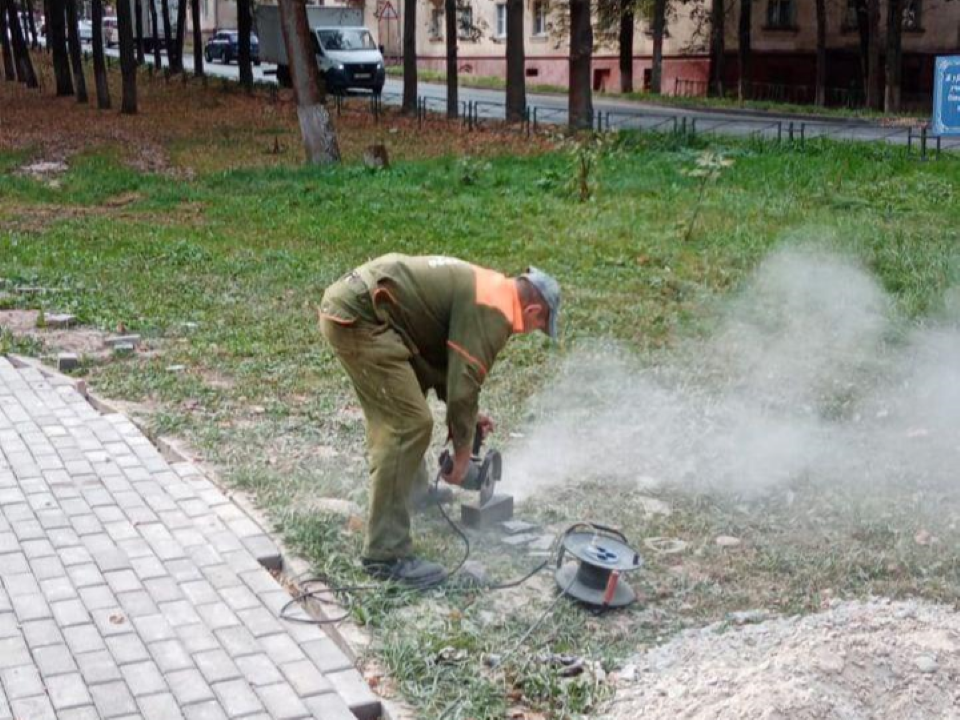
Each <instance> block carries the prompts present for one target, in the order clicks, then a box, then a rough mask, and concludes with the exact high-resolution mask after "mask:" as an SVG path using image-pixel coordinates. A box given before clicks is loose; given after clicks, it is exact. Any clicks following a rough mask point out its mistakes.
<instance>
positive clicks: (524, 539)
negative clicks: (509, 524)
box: [502, 533, 537, 547]
mask: <svg viewBox="0 0 960 720" xmlns="http://www.w3.org/2000/svg"><path fill="white" fill-rule="evenodd" d="M536 539H537V536H536V535H534V534H533V533H520V534H519V535H508V536H507V537H505V538H502V542H503V543H504V544H505V545H511V546H512V547H517V546H519V545H525V544H526V543H528V542H532V541H533V540H536Z"/></svg>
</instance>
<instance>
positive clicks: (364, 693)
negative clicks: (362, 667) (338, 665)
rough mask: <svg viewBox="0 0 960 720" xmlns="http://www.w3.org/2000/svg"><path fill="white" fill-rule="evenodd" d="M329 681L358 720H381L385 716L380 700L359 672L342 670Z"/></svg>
mask: <svg viewBox="0 0 960 720" xmlns="http://www.w3.org/2000/svg"><path fill="white" fill-rule="evenodd" d="M327 679H328V680H329V681H330V682H331V684H332V685H333V689H334V690H336V692H337V695H339V696H340V697H341V698H343V701H344V702H345V703H346V704H347V707H349V708H350V712H352V713H353V714H354V716H356V718H357V720H379V718H380V716H381V715H382V714H383V707H382V706H381V704H380V699H379V698H378V697H377V696H376V695H374V694H373V690H371V689H370V686H369V685H367V683H366V681H365V680H364V679H363V676H362V675H361V674H360V672H359V671H357V670H342V671H341V672H337V673H331V674H330V675H328V676H327Z"/></svg>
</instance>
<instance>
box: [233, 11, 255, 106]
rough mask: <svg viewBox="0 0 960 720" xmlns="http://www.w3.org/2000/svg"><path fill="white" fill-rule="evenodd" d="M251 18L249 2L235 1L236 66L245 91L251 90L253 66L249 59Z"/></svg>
mask: <svg viewBox="0 0 960 720" xmlns="http://www.w3.org/2000/svg"><path fill="white" fill-rule="evenodd" d="M252 25H253V17H252V16H251V14H250V0H237V31H238V33H239V35H238V37H237V44H238V45H239V52H238V55H237V64H238V65H239V67H240V85H241V86H242V87H243V88H244V89H245V90H247V91H251V90H253V65H252V64H251V58H250V34H251V32H252V30H253V28H252Z"/></svg>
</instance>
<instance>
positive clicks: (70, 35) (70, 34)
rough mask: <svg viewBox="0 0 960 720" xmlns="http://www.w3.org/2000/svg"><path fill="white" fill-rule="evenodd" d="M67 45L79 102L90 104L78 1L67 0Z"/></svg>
mask: <svg viewBox="0 0 960 720" xmlns="http://www.w3.org/2000/svg"><path fill="white" fill-rule="evenodd" d="M66 6H67V7H66V11H67V45H68V46H69V49H70V66H71V67H72V68H73V86H74V88H75V90H76V92H77V102H78V103H86V102H89V99H88V98H87V80H86V78H85V77H84V76H83V50H81V48H80V28H79V26H78V25H77V20H78V19H77V0H66Z"/></svg>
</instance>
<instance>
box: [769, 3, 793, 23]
mask: <svg viewBox="0 0 960 720" xmlns="http://www.w3.org/2000/svg"><path fill="white" fill-rule="evenodd" d="M767 27H768V28H781V29H782V28H790V29H792V28H793V27H795V25H794V22H793V0H769V4H768V5H767Z"/></svg>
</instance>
